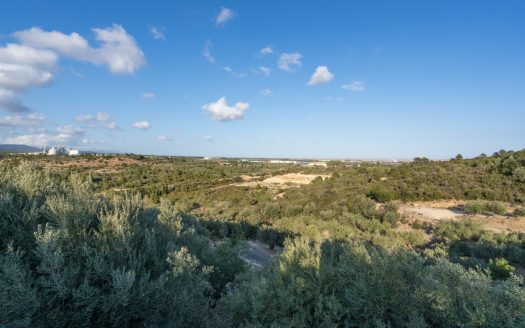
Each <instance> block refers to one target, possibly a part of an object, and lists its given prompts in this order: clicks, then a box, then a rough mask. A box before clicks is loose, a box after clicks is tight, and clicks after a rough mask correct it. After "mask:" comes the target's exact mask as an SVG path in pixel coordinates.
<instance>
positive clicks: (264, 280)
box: [0, 163, 525, 327]
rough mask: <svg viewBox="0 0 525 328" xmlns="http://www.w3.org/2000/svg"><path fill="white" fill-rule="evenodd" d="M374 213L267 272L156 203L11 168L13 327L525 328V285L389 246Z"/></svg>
mask: <svg viewBox="0 0 525 328" xmlns="http://www.w3.org/2000/svg"><path fill="white" fill-rule="evenodd" d="M370 205H371V203H370V202H368V201H367V200H366V198H364V199H361V203H359V202H356V203H355V204H350V203H348V204H347V206H348V207H349V208H352V211H354V212H359V213H360V214H359V215H355V214H352V213H353V212H351V211H350V210H349V211H348V213H347V214H345V215H346V216H344V219H342V220H343V221H341V222H344V220H346V221H348V222H347V223H349V225H350V226H352V227H357V226H360V227H361V229H362V230H359V229H354V228H352V229H354V230H356V231H354V232H352V233H350V232H351V231H353V230H351V229H350V228H349V229H350V230H348V232H349V235H346V234H341V236H343V235H344V236H345V237H344V238H343V237H341V236H340V237H337V235H336V236H332V237H333V238H328V237H327V236H325V235H323V231H322V230H319V229H316V225H315V224H316V223H315V222H314V220H313V216H312V221H311V222H303V228H302V231H301V232H302V233H301V236H297V237H296V238H290V239H287V241H285V242H284V245H285V248H284V252H283V253H282V254H281V255H280V256H278V257H277V258H276V259H275V260H274V262H273V264H272V265H271V266H270V267H269V268H267V269H264V270H254V269H251V268H250V267H248V266H247V265H246V264H245V263H244V262H243V261H242V260H241V259H240V258H239V256H238V255H237V254H238V252H237V246H236V243H235V238H233V239H232V238H225V239H223V240H221V242H213V243H212V242H211V239H210V237H212V236H214V235H216V234H215V233H214V232H213V229H209V227H211V225H210V224H209V221H205V220H199V219H196V218H193V217H191V216H187V215H183V214H181V213H180V212H178V211H177V210H176V208H175V207H174V206H173V204H172V203H171V202H167V201H166V202H164V201H163V202H162V203H161V204H160V205H159V206H158V207H156V208H145V207H144V206H143V204H142V200H141V198H140V197H139V196H137V195H130V194H120V195H117V196H115V197H114V198H111V199H108V198H106V197H104V196H102V195H101V194H98V193H95V192H94V185H93V184H92V183H91V182H89V181H86V180H84V179H82V178H80V177H79V176H76V175H70V176H68V177H67V178H65V177H64V176H62V175H60V174H59V173H57V172H56V171H52V170H46V169H43V168H42V167H40V166H38V165H33V164H28V163H21V164H20V165H17V166H16V167H5V166H0V326H2V327H72V326H74V327H77V326H86V327H92V326H96V327H105V326H115V327H144V326H148V327H151V326H154V327H268V326H273V327H283V326H285V327H286V326H288V327H306V326H308V327H312V326H313V327H316V326H317V327H325V326H347V327H356V326H364V327H405V326H408V327H431V326H438V327H451V326H458V327H460V326H461V327H481V326H485V327H523V326H524V325H525V289H524V287H523V280H522V279H521V278H519V277H518V276H516V275H514V274H510V275H509V277H508V278H507V279H499V280H493V279H492V278H491V276H490V274H489V273H488V272H485V271H483V270H477V269H468V270H467V269H465V268H464V267H463V266H461V265H459V264H455V263H452V262H451V261H449V260H448V257H447V256H446V255H445V254H439V252H435V253H434V254H430V253H427V254H418V253H416V252H414V251H408V250H406V248H404V247H401V246H400V244H398V243H391V244H389V243H387V242H386V240H387V239H388V235H389V234H390V232H389V230H388V229H386V227H388V225H389V224H390V223H389V220H390V219H389V216H391V214H387V213H391V212H390V211H391V209H389V208H384V209H380V210H376V209H375V208H374V209H372V208H371V206H370ZM352 206H353V207H352ZM313 213H315V212H313ZM366 216H368V217H369V219H366ZM356 218H357V219H356ZM352 220H354V221H355V220H357V221H355V222H353V221H352ZM352 222H353V223H352ZM231 225H232V227H231V230H232V231H235V230H236V229H237V230H238V229H241V228H239V227H237V228H235V227H234V222H231ZM367 225H368V226H367ZM374 227H375V228H374ZM241 230H242V229H241ZM449 230H450V231H454V230H460V229H459V228H458V229H453V228H450V227H449V229H448V230H447V229H445V228H443V229H442V231H443V232H442V235H443V238H445V237H446V236H449V235H450V233H449V232H448V231H449ZM359 231H360V232H359ZM365 234H368V236H369V237H371V236H372V235H377V236H378V237H377V238H378V239H372V241H376V245H377V244H379V241H384V243H383V244H382V245H383V246H374V245H373V244H374V242H371V241H370V240H367V239H366V238H363V236H364V235H365ZM447 234H448V235H447ZM449 237H450V236H449ZM230 240H231V241H230ZM492 265H493V266H495V267H497V268H500V267H504V263H503V264H499V263H497V262H496V261H493V264H492Z"/></svg>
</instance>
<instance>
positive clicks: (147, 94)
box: [142, 92, 156, 99]
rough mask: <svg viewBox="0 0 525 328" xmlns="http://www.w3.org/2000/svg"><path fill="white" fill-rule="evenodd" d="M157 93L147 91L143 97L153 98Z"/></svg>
mask: <svg viewBox="0 0 525 328" xmlns="http://www.w3.org/2000/svg"><path fill="white" fill-rule="evenodd" d="M155 97H156V95H155V94H154V93H153V92H146V93H143V94H142V99H153V98H155Z"/></svg>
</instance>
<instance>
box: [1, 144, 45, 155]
mask: <svg viewBox="0 0 525 328" xmlns="http://www.w3.org/2000/svg"><path fill="white" fill-rule="evenodd" d="M37 151H42V148H41V147H33V146H28V145H0V152H10V153H32V152H37Z"/></svg>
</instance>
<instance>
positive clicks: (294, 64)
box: [277, 52, 303, 72]
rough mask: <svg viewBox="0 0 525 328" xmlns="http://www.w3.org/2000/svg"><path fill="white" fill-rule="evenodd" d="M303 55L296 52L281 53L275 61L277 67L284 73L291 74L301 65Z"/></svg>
mask: <svg viewBox="0 0 525 328" xmlns="http://www.w3.org/2000/svg"><path fill="white" fill-rule="evenodd" d="M302 58H303V55H301V54H300V53H298V52H291V53H282V54H281V55H280V56H279V60H278V61H277V67H279V69H281V70H283V71H286V72H293V71H294V70H296V69H297V68H299V67H301V65H302V64H303V63H302V62H301V59H302Z"/></svg>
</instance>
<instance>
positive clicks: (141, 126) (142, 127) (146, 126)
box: [131, 121, 151, 130]
mask: <svg viewBox="0 0 525 328" xmlns="http://www.w3.org/2000/svg"><path fill="white" fill-rule="evenodd" d="M131 126H132V127H133V128H135V129H139V130H149V129H151V124H150V123H149V122H148V121H139V122H135V123H133V124H132V125H131Z"/></svg>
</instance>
